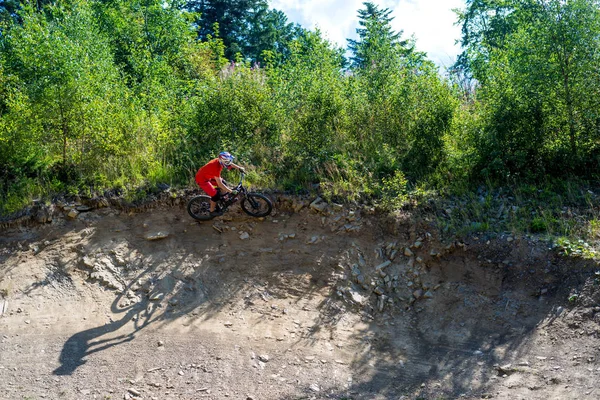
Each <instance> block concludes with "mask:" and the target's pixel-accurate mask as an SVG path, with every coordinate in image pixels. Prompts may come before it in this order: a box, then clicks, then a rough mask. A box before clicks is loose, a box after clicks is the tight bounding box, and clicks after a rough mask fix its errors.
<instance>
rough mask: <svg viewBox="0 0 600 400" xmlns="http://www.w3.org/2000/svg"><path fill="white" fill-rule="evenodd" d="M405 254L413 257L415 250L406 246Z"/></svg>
mask: <svg viewBox="0 0 600 400" xmlns="http://www.w3.org/2000/svg"><path fill="white" fill-rule="evenodd" d="M404 255H405V256H406V257H412V256H413V252H412V251H411V250H410V249H409V248H408V247H406V248H405V249H404Z"/></svg>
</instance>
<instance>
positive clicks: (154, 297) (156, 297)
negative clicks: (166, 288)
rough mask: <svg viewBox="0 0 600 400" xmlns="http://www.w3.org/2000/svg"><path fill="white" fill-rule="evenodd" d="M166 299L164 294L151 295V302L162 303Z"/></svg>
mask: <svg viewBox="0 0 600 400" xmlns="http://www.w3.org/2000/svg"><path fill="white" fill-rule="evenodd" d="M164 297H165V295H164V293H155V294H153V295H151V296H150V297H149V298H150V301H160V300H162V299H163V298H164Z"/></svg>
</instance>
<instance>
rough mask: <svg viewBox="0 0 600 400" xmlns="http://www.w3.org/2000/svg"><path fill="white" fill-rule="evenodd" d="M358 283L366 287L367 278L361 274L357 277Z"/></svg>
mask: <svg viewBox="0 0 600 400" xmlns="http://www.w3.org/2000/svg"><path fill="white" fill-rule="evenodd" d="M356 283H358V284H359V285H364V284H365V276H364V275H362V274H360V275H358V276H357V277H356Z"/></svg>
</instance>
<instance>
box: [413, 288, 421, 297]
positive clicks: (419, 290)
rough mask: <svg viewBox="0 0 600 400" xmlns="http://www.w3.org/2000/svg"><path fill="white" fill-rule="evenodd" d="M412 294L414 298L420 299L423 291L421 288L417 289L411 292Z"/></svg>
mask: <svg viewBox="0 0 600 400" xmlns="http://www.w3.org/2000/svg"><path fill="white" fill-rule="evenodd" d="M413 296H414V298H415V299H420V298H421V297H423V291H422V290H421V289H417V290H415V291H414V292H413Z"/></svg>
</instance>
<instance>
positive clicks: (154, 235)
mask: <svg viewBox="0 0 600 400" xmlns="http://www.w3.org/2000/svg"><path fill="white" fill-rule="evenodd" d="M167 237H169V232H156V233H151V234H149V235H147V236H146V240H159V239H165V238H167Z"/></svg>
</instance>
